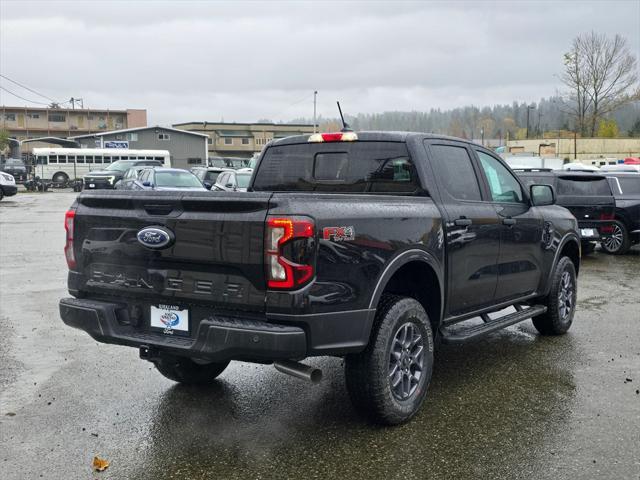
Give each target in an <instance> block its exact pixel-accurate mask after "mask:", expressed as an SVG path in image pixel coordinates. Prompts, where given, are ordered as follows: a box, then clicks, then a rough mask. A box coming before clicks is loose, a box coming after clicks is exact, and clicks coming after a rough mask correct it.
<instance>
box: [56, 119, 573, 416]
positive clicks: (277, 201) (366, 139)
mask: <svg viewBox="0 0 640 480" xmlns="http://www.w3.org/2000/svg"><path fill="white" fill-rule="evenodd" d="M554 203H555V193H554V189H553V187H552V186H550V185H537V184H533V185H530V186H529V188H525V187H524V185H523V183H521V181H520V180H519V179H518V178H517V177H516V176H515V175H514V174H513V172H512V171H511V170H510V169H509V167H508V166H507V165H506V164H505V163H504V162H503V160H502V159H501V158H500V157H498V156H496V155H495V154H494V153H493V152H491V151H489V150H487V149H485V148H483V147H481V146H479V145H476V144H473V143H469V142H466V141H464V140H460V139H456V138H450V137H441V136H435V135H426V134H421V133H397V132H394V133H390V132H362V133H355V132H352V131H343V132H336V133H323V134H314V135H310V136H309V135H303V136H293V137H288V138H284V139H279V140H275V141H273V142H271V143H270V144H268V145H267V146H266V148H265V149H264V151H263V153H262V154H261V157H260V159H259V161H258V164H257V166H256V170H255V173H254V175H253V177H252V179H251V183H250V185H249V188H248V191H247V192H243V193H237V192H208V191H207V192H198V193H195V192H128V191H126V192H125V191H117V190H116V191H104V190H103V191H95V192H94V191H92V192H87V191H85V192H83V193H82V194H80V195H79V196H78V197H77V200H76V202H75V203H74V204H73V205H72V206H71V208H70V209H69V211H68V212H67V213H66V217H65V228H66V246H65V255H66V260H67V263H68V266H69V276H68V288H69V293H70V294H71V295H72V297H71V298H64V299H62V300H61V301H60V315H61V317H62V320H63V321H64V322H65V323H66V324H67V325H69V326H72V327H75V328H79V329H81V330H84V331H86V332H87V333H88V334H89V335H91V336H92V337H93V338H94V339H96V340H97V341H100V342H104V343H111V344H116V345H126V346H129V347H134V348H137V349H139V352H140V356H141V357H142V358H143V359H146V360H149V361H151V362H153V364H154V365H155V367H156V368H157V370H158V371H159V372H160V373H161V374H162V375H164V376H165V377H167V378H169V379H171V380H174V381H176V382H182V383H191V384H207V383H210V382H213V381H214V379H215V378H216V377H217V376H218V375H220V374H221V373H222V372H223V371H224V369H225V368H226V367H227V365H229V362H230V361H231V360H241V361H246V362H257V363H265V364H273V365H274V366H275V367H276V368H277V369H278V370H280V371H282V372H285V373H289V374H291V375H294V376H297V377H301V378H306V379H309V380H311V381H317V380H319V379H320V378H321V372H320V371H319V370H318V369H316V368H313V367H311V366H308V365H305V364H302V363H300V362H301V361H302V360H304V359H305V358H307V357H314V356H328V355H330V356H335V357H343V358H344V360H345V361H344V365H345V367H344V368H345V377H346V384H347V388H348V393H349V396H350V398H351V399H352V401H353V404H354V405H355V407H356V408H357V410H358V411H360V412H362V413H363V414H366V415H367V416H368V417H370V418H371V419H372V420H373V421H375V422H378V423H382V424H398V423H402V422H404V421H406V420H408V419H409V418H411V417H412V416H413V415H415V414H416V412H418V410H419V408H420V406H421V404H422V403H423V401H424V399H425V395H426V393H427V388H428V386H429V383H430V380H431V373H432V369H433V355H434V348H436V346H437V345H439V344H440V343H464V342H470V341H476V340H478V339H481V338H482V337H484V336H485V335H488V334H490V333H491V332H494V331H496V330H499V329H502V328H505V327H507V326H509V325H513V324H515V323H517V322H521V321H523V320H527V319H530V318H531V319H533V325H534V326H535V328H536V329H537V330H538V331H539V332H540V333H541V334H543V335H559V334H563V333H565V332H566V331H567V330H568V329H569V327H570V326H571V323H572V321H573V317H574V312H575V305H576V293H577V283H576V281H577V274H578V271H579V268H580V237H579V233H578V230H577V222H576V219H575V218H574V217H573V216H572V215H571V213H570V212H569V211H568V210H566V209H565V208H563V207H559V206H557V205H554ZM470 319H474V320H473V321H472V322H467V320H470Z"/></svg>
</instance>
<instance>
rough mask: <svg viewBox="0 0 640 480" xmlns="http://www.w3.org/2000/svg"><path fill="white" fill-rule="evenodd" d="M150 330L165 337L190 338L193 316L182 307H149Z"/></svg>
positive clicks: (161, 305)
mask: <svg viewBox="0 0 640 480" xmlns="http://www.w3.org/2000/svg"><path fill="white" fill-rule="evenodd" d="M149 328H150V329H151V330H152V331H155V332H161V333H163V334H165V335H179V336H187V337H188V336H190V334H191V315H190V312H189V308H187V307H184V306H182V305H169V304H155V305H150V306H149Z"/></svg>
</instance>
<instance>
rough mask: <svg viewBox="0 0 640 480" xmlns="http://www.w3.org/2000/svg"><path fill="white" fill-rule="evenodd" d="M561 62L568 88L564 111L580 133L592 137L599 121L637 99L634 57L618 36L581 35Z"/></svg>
mask: <svg viewBox="0 0 640 480" xmlns="http://www.w3.org/2000/svg"><path fill="white" fill-rule="evenodd" d="M564 62H565V71H564V73H563V74H562V76H561V80H562V81H563V83H564V84H565V85H566V86H567V88H568V89H569V92H568V95H567V96H566V97H565V105H566V107H567V109H566V111H567V112H568V113H570V114H571V115H572V116H574V117H575V119H576V130H578V131H580V133H581V134H582V135H587V134H588V135H591V136H595V134H596V131H597V128H598V122H599V120H601V119H602V118H604V117H605V116H607V115H608V114H610V113H611V112H613V111H615V110H617V109H618V108H620V107H621V106H623V105H625V104H628V103H631V102H633V101H636V100H639V99H640V86H638V73H637V60H636V58H635V56H634V55H633V54H632V53H631V51H630V50H629V47H628V46H627V41H626V39H625V38H623V37H621V36H620V35H616V36H615V37H613V38H608V37H606V36H605V35H600V34H597V33H595V32H591V33H587V34H583V35H580V36H578V37H576V38H575V39H574V40H573V44H572V46H571V50H569V52H567V53H566V54H565V56H564Z"/></svg>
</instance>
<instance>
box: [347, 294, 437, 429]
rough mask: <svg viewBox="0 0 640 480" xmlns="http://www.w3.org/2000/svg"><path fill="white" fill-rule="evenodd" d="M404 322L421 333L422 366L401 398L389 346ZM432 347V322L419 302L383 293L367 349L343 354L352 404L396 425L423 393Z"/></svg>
mask: <svg viewBox="0 0 640 480" xmlns="http://www.w3.org/2000/svg"><path fill="white" fill-rule="evenodd" d="M407 324H411V326H410V327H409V328H411V330H412V332H413V333H414V337H413V338H414V339H415V338H417V335H418V334H419V335H420V336H421V345H422V347H423V349H422V367H421V369H420V379H419V380H418V381H417V383H416V384H415V387H410V388H415V389H414V390H413V392H412V393H410V394H409V396H408V397H407V398H406V399H405V400H401V399H399V398H398V397H397V396H396V393H394V391H395V390H396V389H397V388H398V387H392V385H391V381H392V380H391V379H392V378H394V377H392V375H391V373H390V372H391V369H392V367H393V365H394V362H397V361H396V360H393V358H392V357H391V354H392V347H393V348H394V349H395V348H396V347H397V345H399V344H400V342H399V341H398V339H397V338H396V335H398V334H400V333H401V330H402V329H403V328H407V327H406V325H407ZM433 349H434V348H433V333H432V331H431V323H430V322H429V316H428V315H427V312H425V310H424V308H423V307H422V305H421V304H420V303H419V302H418V301H417V300H414V299H413V298H408V297H401V296H396V295H386V294H385V295H383V297H382V299H381V300H380V304H379V305H378V309H377V312H376V317H375V322H374V325H373V329H372V332H371V338H370V339H369V344H368V345H367V347H366V349H365V350H364V351H363V352H361V353H357V354H350V355H347V356H346V357H345V379H346V384H347V390H348V392H349V396H350V397H351V401H352V403H353V405H354V406H355V407H356V409H357V410H358V411H359V412H361V413H363V414H364V415H366V416H368V417H369V418H370V419H371V420H373V421H374V422H376V423H380V424H383V425H397V424H400V423H403V422H406V421H407V420H409V419H410V418H411V417H413V416H414V415H415V414H416V413H417V412H418V410H419V409H420V407H421V405H422V403H423V401H424V399H425V397H426V393H427V389H428V387H429V383H430V382H431V373H432V371H433ZM415 352H417V350H414V353H415ZM395 358H397V357H395ZM412 358H417V357H412ZM414 367H415V366H412V367H411V368H414ZM401 370H402V369H400V371H399V372H400V375H401V376H402V375H403V373H402V371H401ZM405 378H408V377H402V383H403V386H402V388H404V379H405ZM408 385H412V382H411V381H409V383H408Z"/></svg>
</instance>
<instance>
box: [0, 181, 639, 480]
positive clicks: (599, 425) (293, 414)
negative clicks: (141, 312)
mask: <svg viewBox="0 0 640 480" xmlns="http://www.w3.org/2000/svg"><path fill="white" fill-rule="evenodd" d="M75 195H76V194H74V193H72V192H59V191H56V192H48V193H43V194H27V193H20V194H18V195H17V196H15V197H11V198H7V199H5V200H3V201H2V202H1V203H0V265H1V268H0V335H1V336H2V340H0V362H1V363H2V368H0V471H1V472H2V475H0V476H1V477H2V478H4V479H27V478H28V479H31V478H47V479H65V480H66V479H76V478H79V479H82V478H105V479H106V478H114V479H115V478H118V479H121V478H149V479H161V478H196V479H197V478H242V479H245V478H350V479H356V478H403V479H412V478H430V479H439V478H442V479H444V478H446V479H451V478H456V479H466V478H469V479H472V478H474V479H475V478H514V479H515V478H523V479H524V478H536V479H546V478H549V479H552V478H553V479H559V478H560V479H565V478H566V479H574V478H589V479H591V478H603V479H623V478H624V479H634V478H635V479H640V456H639V454H638V452H640V433H639V425H640V342H639V339H640V309H639V307H640V275H639V274H638V271H639V268H640V248H639V247H637V246H636V247H634V248H633V249H632V250H631V251H630V253H629V254H627V255H625V256H609V255H604V254H602V253H600V252H595V253H594V254H592V255H590V256H587V257H585V258H583V263H582V268H581V272H580V278H579V294H578V310H577V313H576V316H575V320H574V326H573V327H572V329H571V330H570V332H569V333H568V334H567V335H565V336H561V337H544V338H543V337H541V336H539V335H537V334H536V331H535V329H534V328H533V327H532V325H531V322H530V321H527V322H524V323H521V324H518V325H516V326H514V327H511V328H509V329H507V330H504V331H502V332H498V333H496V334H494V335H492V336H490V337H489V338H487V339H485V340H482V341H478V342H476V343H473V344H468V345H463V346H443V347H441V348H440V350H439V351H438V352H437V356H436V364H435V368H434V376H433V381H432V385H431V388H430V392H429V395H428V397H427V401H426V404H425V406H424V407H423V409H422V411H421V412H420V413H419V414H418V416H417V417H416V418H415V419H414V420H412V421H411V422H409V423H408V424H406V425H403V426H400V427H396V428H380V427H373V426H371V425H369V424H368V423H366V421H364V420H363V419H361V418H360V417H359V416H358V415H356V413H355V411H354V409H353V407H352V406H351V404H350V402H349V400H348V398H347V393H346V391H345V388H344V375H343V370H342V362H341V360H340V359H335V358H323V359H312V360H311V361H310V363H312V364H315V365H321V366H322V368H323V370H324V373H325V375H326V376H325V379H324V380H323V382H322V383H320V384H319V385H313V386H312V385H309V384H307V383H304V382H301V381H299V380H296V379H294V378H292V377H289V376H285V375H283V374H281V373H278V372H277V371H275V369H274V368H273V367H271V366H257V365H253V364H246V363H239V362H235V363H234V364H232V366H231V367H230V368H228V369H227V370H226V371H225V372H224V373H223V374H222V376H221V377H220V380H219V381H218V382H217V383H216V384H215V385H214V386H212V387H210V388H207V389H196V388H190V387H184V386H177V385H176V384H174V383H172V382H170V381H169V380H166V379H165V378H164V377H162V376H161V375H160V374H158V373H157V372H156V371H154V368H153V367H152V365H151V364H149V363H147V362H144V361H141V360H139V359H138V352H137V351H136V350H135V349H131V348H124V347H117V346H110V345H105V344H99V343H97V342H95V341H93V340H92V339H91V338H90V337H89V336H87V335H86V334H85V333H83V332H81V331H79V330H73V329H70V328H68V327H66V326H65V325H63V323H62V321H61V320H60V318H59V315H58V300H59V299H60V298H61V297H63V296H67V292H66V274H67V267H66V264H65V260H64V256H63V253H62V248H63V244H64V228H63V217H64V212H65V210H66V209H67V207H68V206H69V205H70V204H71V203H72V202H73V199H74V197H75ZM94 455H99V456H101V457H103V458H106V459H107V460H109V461H110V462H111V465H110V466H109V468H108V469H107V470H106V471H105V472H102V473H93V472H92V469H91V460H92V458H93V457H94Z"/></svg>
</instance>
